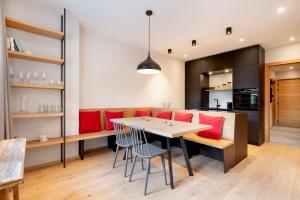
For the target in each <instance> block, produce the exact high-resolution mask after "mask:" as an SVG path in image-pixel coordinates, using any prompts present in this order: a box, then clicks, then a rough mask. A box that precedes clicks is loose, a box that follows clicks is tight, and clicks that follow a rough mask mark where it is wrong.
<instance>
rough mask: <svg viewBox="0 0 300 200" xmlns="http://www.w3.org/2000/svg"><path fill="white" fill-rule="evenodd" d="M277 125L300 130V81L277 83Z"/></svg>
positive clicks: (290, 80) (281, 81)
mask: <svg viewBox="0 0 300 200" xmlns="http://www.w3.org/2000/svg"><path fill="white" fill-rule="evenodd" d="M278 123H279V126H287V127H296V128H300V79H289V80H279V81H278Z"/></svg>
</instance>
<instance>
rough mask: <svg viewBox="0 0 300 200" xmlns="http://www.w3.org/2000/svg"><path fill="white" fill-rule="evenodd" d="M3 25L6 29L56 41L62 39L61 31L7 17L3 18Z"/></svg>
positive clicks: (62, 33)
mask: <svg viewBox="0 0 300 200" xmlns="http://www.w3.org/2000/svg"><path fill="white" fill-rule="evenodd" d="M5 24H6V26H7V27H10V28H14V29H19V30H22V31H26V32H29V33H34V34H38V35H42V36H46V37H50V38H53V39H57V40H62V39H63V38H64V32H62V31H56V30H53V29H49V28H46V27H42V26H37V25H34V24H30V23H26V22H23V21H21V20H17V19H14V18H12V17H8V16H6V17H5Z"/></svg>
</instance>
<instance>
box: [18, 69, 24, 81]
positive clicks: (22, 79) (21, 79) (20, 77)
mask: <svg viewBox="0 0 300 200" xmlns="http://www.w3.org/2000/svg"><path fill="white" fill-rule="evenodd" d="M19 80H20V82H24V75H23V71H20V73H19Z"/></svg>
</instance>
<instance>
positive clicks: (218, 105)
mask: <svg viewBox="0 0 300 200" xmlns="http://www.w3.org/2000/svg"><path fill="white" fill-rule="evenodd" d="M214 100H215V101H216V102H217V111H219V108H220V106H221V105H220V104H219V100H218V99H214Z"/></svg>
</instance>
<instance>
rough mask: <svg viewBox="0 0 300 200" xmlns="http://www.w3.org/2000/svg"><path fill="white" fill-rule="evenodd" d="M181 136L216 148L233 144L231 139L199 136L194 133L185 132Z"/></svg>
mask: <svg viewBox="0 0 300 200" xmlns="http://www.w3.org/2000/svg"><path fill="white" fill-rule="evenodd" d="M183 138H184V139H185V140H189V141H192V142H196V143H200V144H205V145H207V146H211V147H215V148H218V149H225V148H226V147H228V146H230V145H232V144H233V141H231V140H226V139H220V140H215V139H210V138H205V137H200V136H198V135H196V134H195V133H189V134H186V135H184V136H183Z"/></svg>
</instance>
